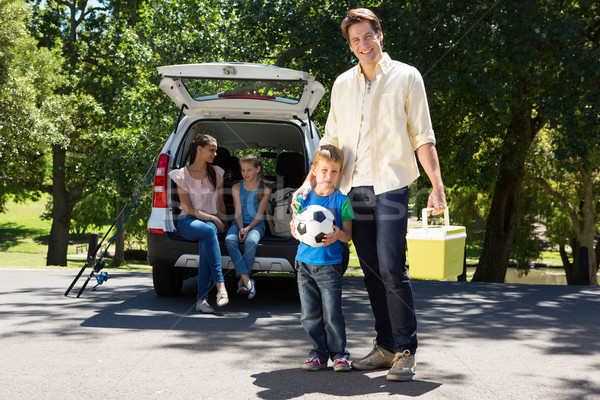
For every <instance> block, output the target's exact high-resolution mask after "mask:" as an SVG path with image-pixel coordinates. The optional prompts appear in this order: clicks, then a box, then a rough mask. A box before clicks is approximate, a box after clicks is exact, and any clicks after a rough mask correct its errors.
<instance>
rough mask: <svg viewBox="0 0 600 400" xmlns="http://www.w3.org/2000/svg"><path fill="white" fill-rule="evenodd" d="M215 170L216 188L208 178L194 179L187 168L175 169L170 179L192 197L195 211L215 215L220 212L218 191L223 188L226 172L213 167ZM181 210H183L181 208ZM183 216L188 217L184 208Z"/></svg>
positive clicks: (170, 173)
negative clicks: (220, 187)
mask: <svg viewBox="0 0 600 400" xmlns="http://www.w3.org/2000/svg"><path fill="white" fill-rule="evenodd" d="M213 168H214V169H215V172H216V173H217V187H216V188H214V187H213V185H212V184H211V183H210V180H209V179H208V176H207V177H206V178H204V179H195V178H193V177H192V176H191V175H190V172H189V171H188V169H187V167H183V168H179V169H174V170H173V171H171V172H169V178H171V179H172V180H173V181H174V182H175V183H176V184H177V186H179V187H180V188H182V189H183V190H185V191H186V192H187V193H188V194H189V195H190V201H191V202H192V207H193V208H194V209H195V210H200V211H204V212H205V213H208V214H212V215H215V214H217V212H218V208H217V200H218V198H219V196H218V193H217V189H218V188H219V186H221V182H223V174H224V172H225V171H223V168H221V167H217V166H216V165H213ZM179 208H181V206H180V207H179ZM181 215H186V214H185V211H183V208H181Z"/></svg>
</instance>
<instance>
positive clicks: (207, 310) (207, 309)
mask: <svg viewBox="0 0 600 400" xmlns="http://www.w3.org/2000/svg"><path fill="white" fill-rule="evenodd" d="M196 311H199V312H201V313H204V314H213V313H214V312H215V310H213V308H212V307H211V306H210V304H208V303H207V302H205V301H201V300H198V301H197V302H196Z"/></svg>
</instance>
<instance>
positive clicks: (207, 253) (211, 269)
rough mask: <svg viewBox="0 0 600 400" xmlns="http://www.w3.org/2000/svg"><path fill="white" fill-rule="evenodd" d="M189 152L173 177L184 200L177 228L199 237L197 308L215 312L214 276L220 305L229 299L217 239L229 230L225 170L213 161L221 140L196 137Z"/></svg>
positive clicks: (189, 238) (192, 237) (197, 309)
mask: <svg viewBox="0 0 600 400" xmlns="http://www.w3.org/2000/svg"><path fill="white" fill-rule="evenodd" d="M189 154H190V165H188V166H187V167H183V168H180V169H176V170H173V171H171V172H170V173H169V177H170V178H171V179H172V180H173V181H174V182H175V183H176V184H177V193H178V194H179V200H180V202H181V206H180V208H181V215H180V216H179V220H178V221H177V229H178V230H179V233H180V234H181V236H183V237H184V238H185V239H187V240H193V241H197V242H198V245H199V255H200V261H199V263H198V300H197V302H196V311H200V312H203V313H207V314H212V313H213V312H214V310H213V308H212V307H211V306H210V305H209V304H208V302H207V298H208V290H209V289H210V282H211V277H212V281H213V282H214V283H215V285H216V286H217V306H219V307H222V306H224V305H226V304H227V303H229V297H228V296H227V290H226V289H225V280H224V279H223V271H222V269H221V251H220V249H219V241H218V240H217V234H218V232H225V230H226V226H225V224H224V223H223V221H222V220H221V219H220V218H219V215H222V216H224V215H225V203H224V202H223V173H224V171H223V169H221V168H219V167H217V166H213V165H212V162H213V160H214V159H215V156H216V155H217V141H216V139H215V138H213V137H212V136H209V135H199V136H198V137H196V138H195V139H194V140H193V141H192V143H190V147H189Z"/></svg>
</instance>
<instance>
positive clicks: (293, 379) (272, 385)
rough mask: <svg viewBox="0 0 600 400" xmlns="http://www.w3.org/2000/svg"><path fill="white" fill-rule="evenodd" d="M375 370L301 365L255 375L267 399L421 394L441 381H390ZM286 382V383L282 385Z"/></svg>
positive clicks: (435, 386)
mask: <svg viewBox="0 0 600 400" xmlns="http://www.w3.org/2000/svg"><path fill="white" fill-rule="evenodd" d="M372 374H373V372H371V373H368V374H367V373H365V372H362V371H355V370H352V371H349V372H344V373H340V372H333V370H332V369H331V368H327V369H324V370H321V371H318V372H306V371H301V370H300V368H299V367H298V368H293V369H282V370H276V371H270V372H261V373H259V374H255V375H252V378H254V379H255V381H254V385H256V386H258V387H261V388H264V389H265V390H263V391H260V392H259V393H258V396H259V397H260V398H261V399H266V400H284V399H295V398H301V397H302V396H304V395H307V394H313V393H318V394H322V395H338V396H339V395H343V396H368V395H373V394H376V393H382V394H389V395H402V396H409V397H417V396H421V395H423V394H425V393H428V392H431V391H432V390H434V389H436V388H438V387H439V386H440V385H441V384H440V383H435V382H427V381H423V380H418V379H415V380H413V381H411V382H403V383H398V382H388V381H386V380H385V378H384V377H383V376H381V375H382V374H385V371H379V372H378V373H377V376H376V377H373V378H372V377H370V375H372ZM282 382H285V385H282Z"/></svg>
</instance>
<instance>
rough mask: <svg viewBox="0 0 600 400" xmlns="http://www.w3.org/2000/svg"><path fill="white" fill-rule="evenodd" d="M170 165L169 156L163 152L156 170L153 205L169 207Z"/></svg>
mask: <svg viewBox="0 0 600 400" xmlns="http://www.w3.org/2000/svg"><path fill="white" fill-rule="evenodd" d="M168 166H169V156H168V155H166V154H161V155H160V156H159V157H158V164H157V165H156V171H155V172H154V196H153V198H152V207H167V167H168Z"/></svg>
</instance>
